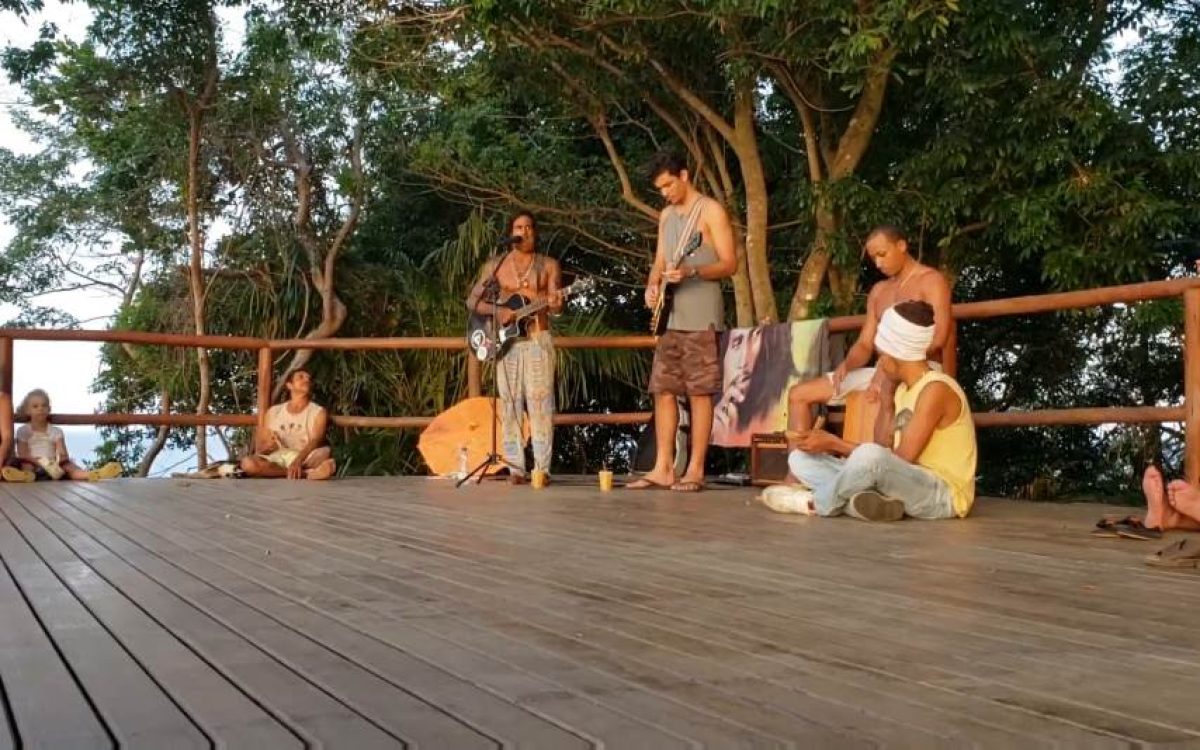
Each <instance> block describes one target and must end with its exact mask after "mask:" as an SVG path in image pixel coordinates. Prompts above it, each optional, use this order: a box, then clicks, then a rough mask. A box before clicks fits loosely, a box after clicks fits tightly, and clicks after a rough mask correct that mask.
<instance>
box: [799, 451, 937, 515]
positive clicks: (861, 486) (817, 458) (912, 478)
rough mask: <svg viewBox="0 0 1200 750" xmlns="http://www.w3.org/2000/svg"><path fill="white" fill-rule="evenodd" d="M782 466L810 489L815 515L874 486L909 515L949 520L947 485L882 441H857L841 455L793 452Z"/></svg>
mask: <svg viewBox="0 0 1200 750" xmlns="http://www.w3.org/2000/svg"><path fill="white" fill-rule="evenodd" d="M788 468H789V469H791V471H792V475H793V476H795V477H796V478H797V479H799V480H800V481H801V482H804V483H805V484H806V485H808V486H809V488H811V489H812V491H813V502H814V504H815V505H816V507H817V514H818V515H822V516H836V515H839V514H840V513H842V512H843V509H844V508H845V507H846V503H847V502H849V501H850V498H851V497H853V496H854V495H855V494H856V493H859V492H863V491H864V490H875V491H876V492H878V493H880V494H882V495H887V496H888V497H891V498H895V499H897V500H899V501H900V502H902V503H904V512H905V514H907V515H909V516H912V517H913V518H924V519H927V520H933V519H938V518H954V502H953V500H952V499H951V495H950V485H948V484H946V482H945V480H943V479H941V478H940V477H938V476H937V475H935V474H934V473H933V472H931V471H929V470H928V469H925V468H922V467H920V466H917V465H915V464H910V463H909V462H908V461H905V460H904V459H903V458H900V457H899V456H897V455H896V454H895V453H892V452H891V451H890V450H888V449H887V448H884V447H883V446H882V445H876V444H875V443H863V444H862V445H860V446H858V447H857V448H855V449H854V452H853V453H851V454H850V455H849V456H847V457H846V458H836V457H834V456H829V455H826V454H823V453H805V452H804V451H801V450H794V451H792V452H791V455H789V456H788Z"/></svg>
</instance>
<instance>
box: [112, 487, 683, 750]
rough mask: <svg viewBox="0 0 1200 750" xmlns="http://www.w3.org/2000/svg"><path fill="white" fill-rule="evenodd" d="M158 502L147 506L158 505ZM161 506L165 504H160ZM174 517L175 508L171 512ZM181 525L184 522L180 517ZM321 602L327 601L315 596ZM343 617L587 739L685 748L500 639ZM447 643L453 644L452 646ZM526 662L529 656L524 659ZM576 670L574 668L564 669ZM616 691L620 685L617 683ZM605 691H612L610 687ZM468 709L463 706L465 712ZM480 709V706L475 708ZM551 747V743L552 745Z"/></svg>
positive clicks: (372, 607) (369, 613)
mask: <svg viewBox="0 0 1200 750" xmlns="http://www.w3.org/2000/svg"><path fill="white" fill-rule="evenodd" d="M128 504H129V503H128V499H127V498H122V499H121V501H120V502H119V504H118V505H116V507H114V508H112V510H114V511H117V510H119V511H120V512H121V513H122V514H129V510H128V507H127V506H128ZM155 505H156V504H155V503H151V504H149V505H148V507H149V508H151V509H153V508H155ZM157 505H161V503H158V504H157ZM172 515H174V512H172ZM177 525H185V524H180V523H179V522H178V521H177ZM204 533H205V537H204V538H205V539H206V540H209V541H211V540H212V539H213V533H212V529H211V528H209V529H207V530H206V531H205V532H204ZM262 549H263V548H262V547H260V546H253V547H250V548H247V552H246V554H247V557H248V558H249V559H254V558H258V559H259V560H263V562H264V563H266V562H270V564H271V565H277V564H279V561H280V560H282V559H286V558H284V557H282V556H281V557H276V556H275V555H274V554H272V555H271V556H269V558H268V557H265V556H263V555H262V552H261V550H262ZM305 591H306V592H307V594H306V596H307V597H308V599H309V602H312V601H313V589H312V587H311V586H306V587H305ZM372 598H373V599H374V600H375V602H378V601H379V600H380V597H379V594H378V592H376V593H375V594H374V596H373V597H372ZM316 600H317V601H318V602H325V601H327V600H326V599H324V598H323V597H317V598H316ZM330 606H331V608H332V609H334V611H336V612H337V613H338V616H339V617H343V618H345V619H346V621H347V622H349V623H351V624H354V625H355V626H356V627H360V628H363V629H364V630H367V631H368V632H371V633H372V634H373V635H375V636H376V637H379V638H380V639H382V640H386V641H387V642H389V643H391V644H393V645H395V646H397V647H402V648H404V650H405V651H406V652H409V653H413V654H417V655H420V656H421V657H422V658H423V659H425V660H427V661H428V662H429V663H431V664H435V665H437V666H438V668H440V669H445V670H447V671H450V672H457V673H462V670H463V669H472V670H473V671H472V672H471V673H470V679H471V680H472V682H475V683H476V684H479V685H480V686H484V687H487V688H488V689H489V690H490V691H491V692H493V693H494V694H496V695H502V694H505V693H508V694H512V695H514V697H513V698H512V701H513V703H515V704H517V705H520V706H521V707H522V709H523V710H525V711H529V712H532V713H534V714H536V715H538V716H543V717H549V716H551V715H556V716H559V717H560V718H561V722H560V723H561V724H562V725H563V726H567V727H571V728H572V729H573V730H574V731H576V732H578V733H581V734H584V735H586V736H589V737H595V738H597V739H599V740H601V741H603V742H605V743H606V744H607V745H609V746H612V747H647V748H659V747H661V748H668V747H682V746H687V743H683V742H681V740H682V737H680V736H679V735H675V734H672V733H671V732H669V731H664V730H663V729H662V728H656V727H655V726H654V722H653V721H651V722H650V723H649V724H647V723H645V722H644V721H639V720H636V719H634V718H633V717H632V715H630V714H628V713H626V712H625V711H623V710H621V709H619V708H614V707H611V706H607V705H606V703H605V701H602V700H598V699H596V698H595V697H594V696H592V695H589V694H588V693H585V692H582V691H578V692H577V691H573V690H571V689H570V688H569V687H567V686H566V685H565V684H563V683H562V682H558V681H556V680H555V678H554V673H553V672H551V673H550V674H548V675H539V674H535V673H532V672H530V671H528V670H525V669H523V668H522V667H521V665H520V664H518V663H515V662H512V661H507V660H505V659H504V658H503V655H498V653H497V652H498V650H500V649H498V648H497V643H496V642H495V639H494V637H493V636H492V634H490V633H489V634H486V636H485V637H483V638H481V639H479V640H478V641H476V642H474V643H473V645H471V646H468V647H464V646H463V645H462V644H461V643H460V642H454V641H447V640H446V639H445V638H444V635H443V634H442V631H441V629H440V628H439V627H437V626H436V624H434V627H432V628H430V627H423V626H422V623H423V622H427V621H426V620H424V619H416V620H407V621H401V620H399V619H398V618H397V616H396V614H395V612H394V607H393V606H390V605H389V606H387V607H384V608H382V609H381V608H380V607H379V605H378V604H376V603H366V602H363V603H360V604H359V606H357V607H354V606H347V603H346V602H344V601H342V600H338V601H337V602H336V603H333V604H331V605H330ZM448 643H454V645H453V646H449V647H448ZM534 658H535V660H536V661H537V663H538V664H539V665H541V664H543V663H544V662H545V659H543V658H537V657H536V656H535V657H534ZM526 660H528V657H526ZM565 670H566V671H567V673H569V674H573V672H574V667H566V668H565ZM616 689H620V688H619V686H618V687H617V688H615V689H614V690H616ZM606 690H608V689H607V688H606ZM466 708H468V707H464V710H466ZM469 708H471V710H472V711H477V710H478V707H477V706H471V707H469ZM552 746H553V745H552Z"/></svg>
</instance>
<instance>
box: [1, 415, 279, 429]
mask: <svg viewBox="0 0 1200 750" xmlns="http://www.w3.org/2000/svg"><path fill="white" fill-rule="evenodd" d="M255 419H256V417H255V416H254V415H253V414H204V415H200V414H58V413H55V414H54V415H53V416H52V418H51V421H52V422H53V423H54V424H60V425H62V424H93V425H95V424H106V425H147V426H152V427H157V426H159V425H164V424H165V425H169V426H171V427H198V426H200V425H204V426H206V427H211V426H217V425H225V426H231V427H252V426H254V423H255ZM13 421H15V422H28V421H29V417H14V418H13Z"/></svg>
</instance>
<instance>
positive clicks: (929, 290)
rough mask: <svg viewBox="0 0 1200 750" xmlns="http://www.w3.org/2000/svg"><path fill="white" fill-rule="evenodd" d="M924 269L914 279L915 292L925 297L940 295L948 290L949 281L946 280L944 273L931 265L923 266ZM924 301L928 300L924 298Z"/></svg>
mask: <svg viewBox="0 0 1200 750" xmlns="http://www.w3.org/2000/svg"><path fill="white" fill-rule="evenodd" d="M923 268H924V270H922V271H921V273H920V274H919V275H918V276H917V278H916V279H915V281H916V287H917V290H916V291H917V294H918V295H920V298H921V299H926V297H933V296H937V297H940V296H942V295H943V294H944V293H945V292H947V291H949V290H950V282H949V281H947V280H946V276H945V274H943V273H942V272H941V271H939V270H938V269H936V268H934V267H933V266H924V267H923ZM926 301H928V300H927V299H926Z"/></svg>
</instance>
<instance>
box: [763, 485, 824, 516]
mask: <svg viewBox="0 0 1200 750" xmlns="http://www.w3.org/2000/svg"><path fill="white" fill-rule="evenodd" d="M758 499H759V500H761V501H762V503H763V505H765V506H767V507H768V508H770V509H771V510H773V511H775V512H776V513H799V514H800V515H802V516H812V515H816V512H817V507H816V505H815V504H814V503H813V493H812V490H807V489H805V488H803V487H797V486H796V485H788V484H773V485H771V486H770V487H767V488H766V489H764V490H763V491H762V494H761V495H759V496H758Z"/></svg>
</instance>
